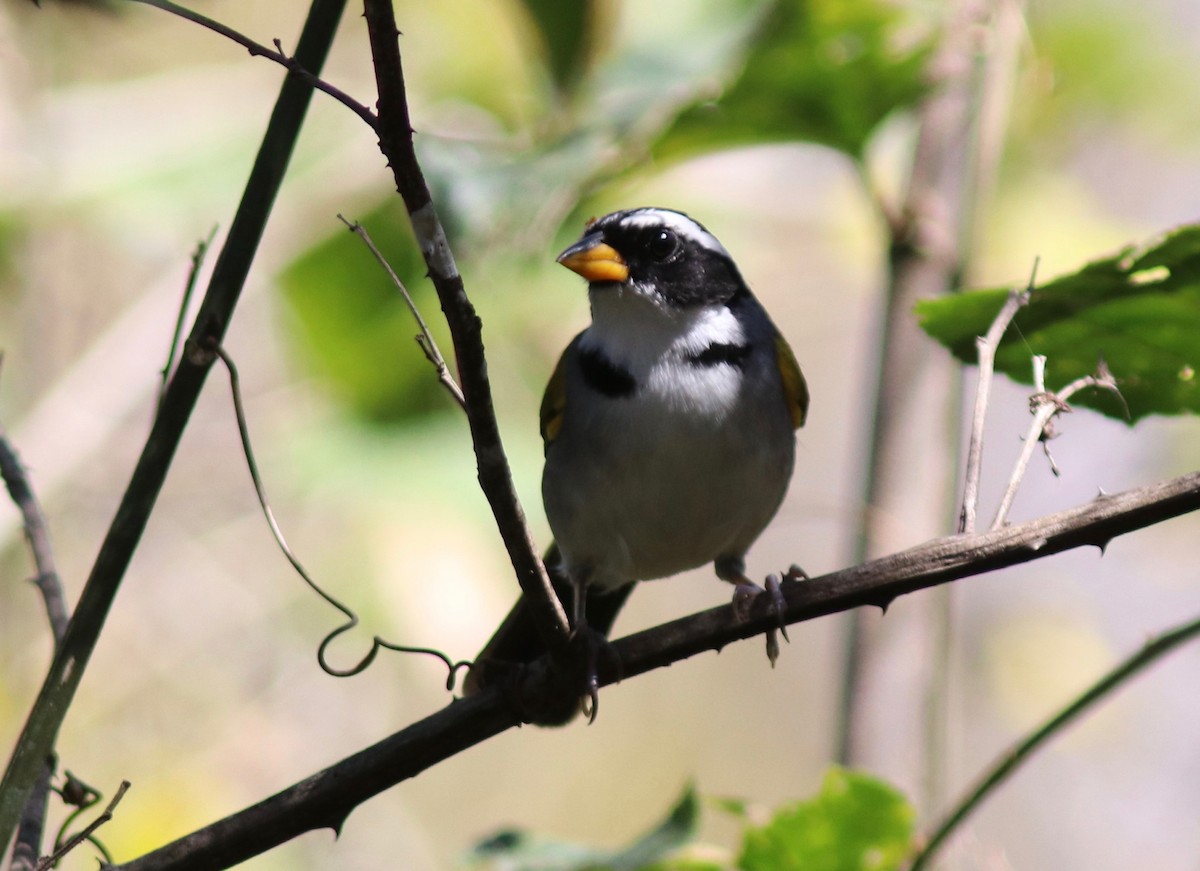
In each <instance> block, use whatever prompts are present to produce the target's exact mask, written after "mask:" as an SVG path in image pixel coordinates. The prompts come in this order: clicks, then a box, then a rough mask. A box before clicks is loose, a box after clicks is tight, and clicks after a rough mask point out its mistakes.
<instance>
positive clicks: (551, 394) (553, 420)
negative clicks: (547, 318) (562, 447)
mask: <svg viewBox="0 0 1200 871" xmlns="http://www.w3.org/2000/svg"><path fill="white" fill-rule="evenodd" d="M571 345H574V342H572V343H571ZM570 350H571V346H568V347H567V350H566V351H564V352H563V355H562V356H561V357H559V358H558V365H557V366H555V367H554V374H553V375H551V376H550V383H549V384H547V385H546V392H545V393H543V394H542V407H541V409H540V410H539V411H538V421H539V424H540V428H541V431H542V445H543V447H544V448H549V447H550V445H551V443H552V442H553V441H554V440H555V439H556V438H558V431H559V430H561V429H562V423H563V415H564V414H565V413H566V410H567V365H566V361H567V353H568V352H569V351H570Z"/></svg>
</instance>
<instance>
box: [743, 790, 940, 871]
mask: <svg viewBox="0 0 1200 871" xmlns="http://www.w3.org/2000/svg"><path fill="white" fill-rule="evenodd" d="M915 817H916V814H915V812H914V811H913V808H912V807H911V806H910V805H909V804H908V802H907V801H906V800H905V799H904V797H903V796H902V795H900V793H898V792H897V791H896V790H895V789H893V788H892V787H891V786H889V785H887V784H886V783H884V782H883V781H881V780H877V779H876V778H873V777H869V776H867V775H865V774H858V773H855V772H851V771H845V770H843V769H840V768H834V769H831V770H830V771H829V772H828V773H827V774H826V775H825V781H824V783H822V785H821V791H820V792H819V793H818V794H817V795H816V796H815V797H814V798H811V799H809V800H807V801H802V802H798V803H796V804H793V805H789V806H785V807H783V808H780V809H779V810H777V811H776V812H775V816H774V817H773V818H772V819H771V821H770V822H769V823H767V824H766V825H765V826H762V827H760V828H752V829H749V830H748V831H747V832H746V836H745V842H744V844H743V846H742V853H741V856H740V857H739V859H738V863H737V867H738V868H740V869H742V871H791V869H795V871H888V869H893V868H899V867H900V866H901V863H902V862H903V861H904V859H905V857H906V856H907V855H908V853H909V851H910V848H911V846H912V838H913V826H914V821H915Z"/></svg>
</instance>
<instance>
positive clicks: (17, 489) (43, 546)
mask: <svg viewBox="0 0 1200 871" xmlns="http://www.w3.org/2000/svg"><path fill="white" fill-rule="evenodd" d="M0 477H3V478H4V484H5V486H6V487H7V488H8V494H9V496H11V497H12V500H13V503H14V504H15V505H16V506H17V508H18V510H20V512H21V519H22V520H23V521H24V523H25V539H26V540H27V541H28V542H29V550H30V552H31V553H32V554H33V565H34V569H35V570H36V571H37V576H36V577H35V579H34V582H35V583H36V584H37V587H38V590H40V591H41V594H42V601H43V602H44V603H45V605H46V616H47V617H48V618H49V620H50V630H51V632H53V634H54V644H55V646H56V647H57V646H58V645H59V644H60V643H61V642H62V638H63V634H64V633H65V632H66V631H67V603H66V596H65V595H64V594H63V587H62V581H61V580H60V579H59V577H58V569H56V568H55V565H54V552H53V550H52V549H51V547H50V533H49V531H48V529H47V527H46V516H45V515H44V514H43V513H42V506H41V505H40V504H38V500H37V497H36V496H35V495H34V492H33V488H32V487H31V486H30V485H29V478H28V477H27V476H26V475H25V468H24V466H22V465H21V460H20V458H19V457H18V456H17V452H16V451H15V450H14V449H13V446H12V445H11V444H10V443H9V441H8V436H7V435H6V434H5V432H4V428H3V427H0Z"/></svg>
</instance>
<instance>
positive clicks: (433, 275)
mask: <svg viewBox="0 0 1200 871" xmlns="http://www.w3.org/2000/svg"><path fill="white" fill-rule="evenodd" d="M363 16H364V18H366V21H367V36H368V38H369V40H370V44H371V59H372V62H373V64H374V67H375V83H376V87H377V88H378V90H379V102H378V106H379V128H378V132H379V148H380V150H381V151H382V152H383V154H384V156H385V157H386V158H387V161H388V166H389V167H391V170H392V177H393V179H394V180H395V182H396V190H397V191H398V192H399V193H400V196H401V198H402V199H403V200H404V208H405V210H406V211H407V212H408V217H409V220H410V221H411V222H412V228H413V234H414V235H415V236H416V238H417V242H418V244H419V245H420V247H421V254H422V256H423V257H424V258H425V265H426V267H428V270H429V278H430V280H431V281H432V282H433V286H434V289H435V290H437V294H438V301H439V302H440V303H441V306H442V312H443V313H444V314H445V316H446V324H447V326H449V328H450V338H451V341H452V342H453V345H454V357H455V362H456V363H457V365H458V377H459V381H460V383H461V385H462V392H463V398H464V400H465V409H466V412H467V423H468V425H469V427H470V430H471V443H472V445H473V447H474V449H475V462H476V469H477V471H478V478H479V486H480V489H482V490H483V493H484V496H485V497H486V498H487V500H488V504H489V506H490V507H491V509H492V515H493V517H494V518H495V521H496V528H497V529H498V531H499V532H500V536H501V538H502V539H503V540H504V546H505V549H506V550H507V551H508V555H509V559H510V560H511V562H512V566H513V571H514V572H515V574H516V576H517V581H518V583H519V584H520V585H521V590H522V592H523V593H524V594H525V596H526V597H528V599H529V602H530V605H531V613H532V614H533V615H534V624H535V625H536V626H537V629H538V632H539V634H540V635H541V636H542V638H543V641H544V642H545V643H546V645H547V646H548V647H549V648H550V649H551V650H560V649H562V647H563V646H564V645H565V644H566V641H567V638H568V636H569V633H570V627H569V625H568V623H567V615H566V612H565V611H564V610H563V607H562V603H561V602H559V600H558V596H556V595H555V593H554V587H553V585H551V583H550V578H549V576H548V575H547V574H546V568H545V566H544V565H543V564H542V560H541V557H540V556H539V555H538V550H537V548H536V547H535V545H534V542H533V535H532V534H531V533H530V531H529V526H528V524H527V523H526V522H525V513H524V511H523V510H522V508H521V502H520V500H519V499H518V498H517V491H516V487H515V486H514V484H513V480H512V470H511V468H510V467H509V464H508V457H507V456H506V454H505V452H504V444H503V441H502V440H501V438H500V427H499V424H498V423H497V421H496V409H495V406H494V405H493V402H492V388H491V382H490V380H489V378H488V370H487V357H486V355H485V354H484V349H483V323H482V321H481V320H480V318H479V315H478V314H477V313H476V311H475V307H474V305H472V304H471V300H470V298H469V297H468V296H467V292H466V288H465V287H464V286H463V280H462V276H461V275H460V274H459V272H458V267H457V265H456V264H455V262H454V254H453V252H452V251H451V250H450V243H449V242H448V241H447V239H446V231H445V228H444V227H443V226H442V222H441V219H440V218H439V217H438V213H437V207H436V206H435V205H434V202H433V198H432V195H431V194H430V192H429V185H428V184H427V183H426V181H425V175H424V173H423V172H422V171H421V166H420V163H419V162H418V161H417V154H416V149H415V147H414V144H413V128H412V123H411V119H410V116H409V111H408V95H407V92H406V90H405V84H404V68H403V65H402V64H401V61H400V44H399V40H398V37H399V35H400V31H399V30H398V29H397V27H396V12H395V10H394V9H393V8H392V0H364V2H363Z"/></svg>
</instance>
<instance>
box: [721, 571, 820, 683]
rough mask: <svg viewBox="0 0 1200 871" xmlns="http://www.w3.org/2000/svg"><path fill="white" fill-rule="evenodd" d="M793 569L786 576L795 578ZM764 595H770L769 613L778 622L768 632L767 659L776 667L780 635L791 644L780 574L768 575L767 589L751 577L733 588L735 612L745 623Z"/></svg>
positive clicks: (736, 616)
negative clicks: (755, 604) (785, 618)
mask: <svg viewBox="0 0 1200 871" xmlns="http://www.w3.org/2000/svg"><path fill="white" fill-rule="evenodd" d="M796 568H798V567H797V566H793V567H792V569H796ZM792 569H789V570H788V573H787V575H786V576H785V577H786V578H787V579H788V580H793V578H792ZM805 577H807V576H805ZM763 595H765V596H767V597H768V602H769V605H768V613H770V614H773V615H774V616H775V619H776V621H777V623H778V626H777V627H776V628H773V629H768V630H767V633H766V637H767V659H769V660H770V661H771V667H772V668H774V667H775V662H776V661H777V660H778V659H779V635H782V636H783V640H784V641H786V642H788V643H789V644H791V639H790V638H788V634H787V623H786V622H785V620H784V615H785V614H786V613H787V602H786V600H785V599H784V596H783V586H782V583H781V582H780V580H779V576H778V575H774V574H772V575H767V579H766V589H763V588H762V587H760V586H758V584H755V583H753V582H751V581H750V580H749V579H746V580H745V581H741V582H739V583H738V584H737V585H736V586H735V587H734V589H733V602H732V607H733V614H734V618H735V619H736V620H737V621H738V622H739V623H745V622H746V621H747V620H749V619H750V610H751V608H752V607H753V605H754V603H755V602H756V601H757V600H758V597H759V596H763Z"/></svg>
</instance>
